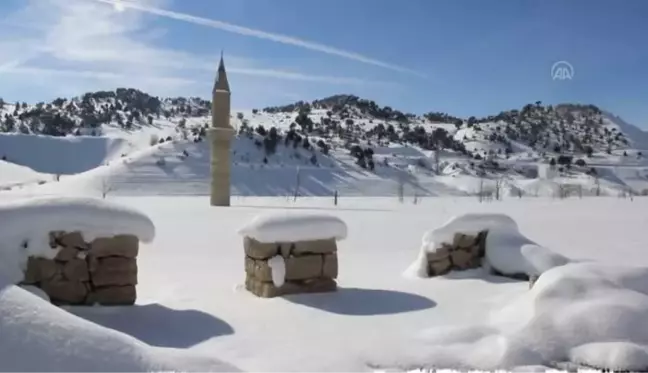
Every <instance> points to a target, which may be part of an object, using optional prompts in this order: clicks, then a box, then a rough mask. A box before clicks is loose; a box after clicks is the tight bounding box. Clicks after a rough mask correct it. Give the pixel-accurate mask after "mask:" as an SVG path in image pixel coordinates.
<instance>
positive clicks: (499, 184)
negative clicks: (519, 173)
mask: <svg viewBox="0 0 648 373" xmlns="http://www.w3.org/2000/svg"><path fill="white" fill-rule="evenodd" d="M503 184H504V178H503V177H498V178H497V179H495V200H497V201H499V200H501V199H502V185H503Z"/></svg>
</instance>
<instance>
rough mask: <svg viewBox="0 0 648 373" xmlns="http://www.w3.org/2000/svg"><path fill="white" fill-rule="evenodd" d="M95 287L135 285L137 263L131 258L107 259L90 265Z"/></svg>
mask: <svg viewBox="0 0 648 373" xmlns="http://www.w3.org/2000/svg"><path fill="white" fill-rule="evenodd" d="M95 266H96V267H95ZM91 267H92V269H93V270H94V271H90V278H91V281H92V284H93V285H94V286H95V287H102V286H125V285H137V262H136V260H135V259H132V258H120V257H108V258H103V259H99V260H98V261H97V263H96V264H91Z"/></svg>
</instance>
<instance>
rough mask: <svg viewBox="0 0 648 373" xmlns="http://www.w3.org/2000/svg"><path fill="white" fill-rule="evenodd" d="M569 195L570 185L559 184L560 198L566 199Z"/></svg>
mask: <svg viewBox="0 0 648 373" xmlns="http://www.w3.org/2000/svg"><path fill="white" fill-rule="evenodd" d="M567 197H569V186H568V185H567V184H558V198H560V199H565V198H567Z"/></svg>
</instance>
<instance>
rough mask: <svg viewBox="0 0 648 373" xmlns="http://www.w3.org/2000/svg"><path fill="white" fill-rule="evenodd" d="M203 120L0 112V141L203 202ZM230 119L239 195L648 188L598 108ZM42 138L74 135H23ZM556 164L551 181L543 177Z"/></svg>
mask: <svg viewBox="0 0 648 373" xmlns="http://www.w3.org/2000/svg"><path fill="white" fill-rule="evenodd" d="M16 108H18V109H16ZM208 111H209V103H208V102H206V101H201V100H199V99H195V98H192V99H184V98H176V99H162V100H160V99H158V98H154V97H150V96H148V95H146V94H145V93H142V92H139V91H136V90H118V91H116V92H96V93H93V94H86V95H84V96H83V97H81V98H75V99H72V100H62V101H61V100H59V101H56V102H53V103H52V104H48V105H41V104H39V105H35V106H29V105H26V104H25V105H22V104H20V105H18V106H16V105H9V104H5V106H4V109H2V112H3V113H4V115H5V118H4V119H0V125H1V126H0V128H4V129H5V130H8V129H9V128H11V129H12V131H13V132H12V131H9V132H10V133H9V134H4V135H0V155H3V156H4V157H6V159H7V161H9V162H12V163H15V164H18V165H23V166H26V167H29V168H31V169H33V170H35V171H38V172H44V173H47V174H63V175H71V174H78V173H88V174H87V175H84V176H83V177H82V178H81V179H82V180H84V181H83V182H84V183H86V184H90V185H91V187H90V188H85V189H97V188H99V189H102V188H104V189H105V184H107V183H108V184H110V185H111V187H110V188H109V189H110V190H111V192H112V193H113V194H121V195H147V194H165V195H197V194H199V195H203V194H206V193H207V191H208V190H209V188H208V185H209V182H210V180H209V179H210V175H209V167H210V166H209V161H208V157H209V149H208V147H209V145H208V144H207V143H206V142H205V140H206V134H205V129H204V127H205V126H206V125H208V123H209V122H210V118H209V116H208V115H209V112H208ZM0 114H2V113H0ZM34 118H38V119H34ZM53 118H54V119H53ZM8 122H10V123H9V124H7V123H8ZM2 123H4V124H2ZM231 123H232V125H233V126H234V127H235V128H236V129H237V132H238V137H237V138H236V140H235V141H234V143H233V149H232V159H233V170H232V191H233V193H234V194H237V195H264V196H271V195H274V196H276V195H281V196H287V195H293V194H295V193H296V192H297V193H298V194H300V195H318V196H324V195H326V196H332V195H333V194H335V192H336V191H337V192H338V193H339V194H340V195H346V196H352V195H367V196H369V195H373V196H386V195H395V194H399V193H401V190H402V193H403V194H406V195H414V194H417V195H434V196H442V195H454V196H457V195H475V194H484V195H496V196H499V197H501V196H515V197H519V196H562V195H565V193H566V194H567V195H569V196H580V195H619V194H623V193H625V194H628V193H634V194H641V193H648V159H647V158H645V157H644V156H643V154H642V153H643V152H642V151H641V149H642V147H643V145H642V144H645V143H646V142H645V141H644V140H645V139H646V138H647V135H646V133H645V132H644V131H641V130H639V129H637V128H636V127H633V126H631V125H629V124H627V123H625V122H623V121H622V120H621V119H619V118H617V117H614V116H612V115H611V114H608V113H602V112H601V111H600V110H599V109H598V108H596V107H593V106H583V105H562V106H561V105H559V106H556V107H555V108H554V107H551V106H547V107H545V106H541V105H539V104H536V105H527V106H525V107H524V108H523V110H521V111H518V110H512V111H508V112H502V113H500V114H498V115H496V116H491V117H487V118H480V119H477V118H469V119H468V120H462V119H459V118H455V117H452V116H449V115H447V114H443V113H428V114H425V115H424V116H416V115H412V114H404V113H401V112H399V111H397V110H393V109H391V108H388V107H384V108H381V107H379V106H377V105H376V104H375V103H374V102H372V101H367V100H360V99H358V98H357V97H354V96H333V97H331V98H327V99H323V100H318V101H314V102H313V103H304V102H301V103H296V104H293V105H289V106H286V107H278V108H265V109H263V110H262V111H259V110H244V111H234V112H233V114H232V118H231ZM30 131H31V132H30ZM34 131H41V132H44V133H49V132H52V133H61V131H63V132H65V131H68V132H67V133H68V134H69V135H68V136H67V137H51V136H44V135H38V136H37V135H26V134H19V132H27V133H37V132H34ZM72 133H74V135H76V136H73V135H72ZM93 133H94V134H95V135H97V136H91V135H90V134H93ZM83 134H86V135H87V136H83ZM169 140H171V141H170V142H169ZM160 142H164V144H160ZM36 149H37V150H36ZM550 162H551V163H556V165H555V166H551V167H552V168H553V173H554V174H555V177H553V178H547V177H545V176H543V175H540V172H539V171H538V169H539V168H540V167H544V166H545V165H547V164H548V163H550ZM105 165H109V166H105ZM547 167H548V166H547ZM89 171H91V172H89ZM3 178H6V179H9V178H8V177H6V176H4V177H3V176H2V175H0V182H2V180H3ZM11 179H12V180H10V181H8V182H3V184H5V185H6V184H11V185H13V188H12V189H14V190H15V189H21V193H25V192H27V193H31V192H32V190H33V189H34V188H35V186H34V185H28V184H33V181H32V180H33V179H32V178H31V177H25V178H24V182H25V184H26V185H24V186H19V185H16V184H18V183H20V182H21V181H22V180H23V178H22V177H21V178H19V179H18V183H16V178H15V177H14V178H11ZM48 179H51V178H48ZM62 179H67V177H63V178H62ZM74 180H80V179H77V178H76V177H75V178H74ZM46 181H48V184H51V182H49V180H46ZM62 181H63V180H62ZM401 184H404V185H405V186H404V187H403V188H401V186H400V185H401ZM75 185H79V183H77V182H76V181H75ZM100 185H101V186H100ZM43 187H44V188H45V190H47V193H53V192H54V191H53V189H52V186H51V185H49V186H43ZM26 189H28V190H26ZM55 189H56V188H55ZM58 189H66V188H58ZM72 190H74V188H72ZM565 190H567V192H565ZM68 191H69V190H68Z"/></svg>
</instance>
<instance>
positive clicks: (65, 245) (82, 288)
mask: <svg viewBox="0 0 648 373" xmlns="http://www.w3.org/2000/svg"><path fill="white" fill-rule="evenodd" d="M49 238H50V239H49V241H50V247H51V248H52V250H56V255H55V256H54V259H51V260H50V259H44V258H36V257H30V258H29V259H28V262H27V269H26V271H25V276H24V280H23V281H22V283H23V284H26V285H34V286H37V287H39V288H41V289H42V290H43V291H44V292H45V293H46V294H47V295H48V296H49V297H50V299H51V301H52V303H55V304H61V305H62V304H66V305H92V304H100V305H131V304H134V303H135V300H136V297H137V293H136V289H135V286H136V285H137V259H136V258H137V254H138V252H139V240H138V239H137V237H135V236H131V235H118V236H114V237H101V238H97V239H95V240H93V241H91V242H86V241H84V239H83V235H82V234H81V232H50V233H49Z"/></svg>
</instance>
